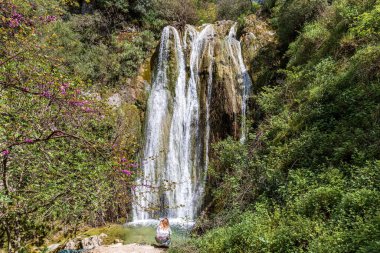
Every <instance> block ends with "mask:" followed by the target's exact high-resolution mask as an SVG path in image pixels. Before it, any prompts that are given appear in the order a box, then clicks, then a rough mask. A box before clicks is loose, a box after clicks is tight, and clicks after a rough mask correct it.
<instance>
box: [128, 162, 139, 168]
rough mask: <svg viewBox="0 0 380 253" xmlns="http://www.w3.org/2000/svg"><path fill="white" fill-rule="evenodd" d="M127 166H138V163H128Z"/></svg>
mask: <svg viewBox="0 0 380 253" xmlns="http://www.w3.org/2000/svg"><path fill="white" fill-rule="evenodd" d="M127 166H128V167H131V168H138V167H139V164H138V163H130V164H128V165H127Z"/></svg>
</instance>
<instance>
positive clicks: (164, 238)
mask: <svg viewBox="0 0 380 253" xmlns="http://www.w3.org/2000/svg"><path fill="white" fill-rule="evenodd" d="M171 234H172V231H171V229H170V225H169V220H168V218H163V219H162V220H161V221H160V224H159V225H158V227H157V230H156V237H155V239H156V242H157V243H159V244H160V245H162V246H165V247H169V245H170V236H171Z"/></svg>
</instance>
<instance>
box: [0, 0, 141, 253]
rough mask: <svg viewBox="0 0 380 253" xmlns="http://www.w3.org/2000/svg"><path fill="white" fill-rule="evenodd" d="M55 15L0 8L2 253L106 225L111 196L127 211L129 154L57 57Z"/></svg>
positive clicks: (11, 4) (12, 3)
mask: <svg viewBox="0 0 380 253" xmlns="http://www.w3.org/2000/svg"><path fill="white" fill-rule="evenodd" d="M60 14H61V12H60V9H59V5H58V1H57V4H52V1H50V2H48V3H45V1H43V0H41V1H32V2H29V1H21V0H5V1H1V2H0V45H1V46H0V162H1V164H0V248H2V247H4V246H6V247H7V249H8V252H15V251H16V250H19V249H21V248H24V247H26V246H27V245H28V244H34V245H37V246H38V245H40V244H41V243H42V242H43V241H42V239H43V237H44V236H45V235H46V234H47V233H48V232H49V231H54V230H61V229H62V228H64V232H66V233H75V232H76V230H77V229H78V226H79V225H80V224H81V223H83V222H86V223H87V224H93V225H96V224H97V223H101V222H104V221H105V220H106V219H107V217H109V216H110V215H109V214H107V212H109V211H108V210H110V209H112V208H111V207H112V206H113V203H112V202H113V200H112V199H113V198H115V192H118V191H119V192H122V193H121V194H122V196H124V203H123V204H124V206H127V205H128V201H129V199H128V196H129V195H128V192H129V191H130V189H131V187H132V185H133V182H134V177H135V175H137V172H135V171H136V168H130V167H128V166H127V161H125V162H124V161H121V160H120V157H125V156H127V155H128V154H125V152H124V153H123V151H122V150H121V151H118V149H117V147H115V142H116V141H115V140H116V139H117V138H116V136H115V129H114V119H113V116H112V114H111V113H110V110H109V109H108V108H107V106H105V105H104V104H103V103H102V101H100V100H99V99H98V97H99V96H97V95H95V94H94V92H91V87H90V86H88V85H87V84H85V83H84V82H82V81H81V80H79V79H78V78H76V77H74V76H71V75H70V73H68V71H67V69H66V68H65V65H64V63H63V62H62V60H61V59H59V58H58V57H56V56H55V55H56V54H55V50H57V48H56V46H55V42H56V35H55V34H54V33H53V32H52V30H53V29H51V26H52V24H53V23H54V22H56V20H57V19H59V15H60ZM129 162H130V161H129V160H128V163H129ZM114 179H115V180H118V181H117V182H118V184H117V185H116V186H115V181H114ZM124 211H126V210H124ZM112 212H117V210H116V211H115V210H113V211H112ZM107 215H108V216H107ZM1 238H5V240H1Z"/></svg>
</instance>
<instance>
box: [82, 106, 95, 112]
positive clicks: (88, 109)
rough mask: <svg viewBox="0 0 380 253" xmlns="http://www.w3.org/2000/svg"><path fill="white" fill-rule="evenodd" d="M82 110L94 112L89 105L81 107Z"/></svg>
mask: <svg viewBox="0 0 380 253" xmlns="http://www.w3.org/2000/svg"><path fill="white" fill-rule="evenodd" d="M83 110H84V111H85V112H94V110H92V109H91V108H90V107H85V108H83Z"/></svg>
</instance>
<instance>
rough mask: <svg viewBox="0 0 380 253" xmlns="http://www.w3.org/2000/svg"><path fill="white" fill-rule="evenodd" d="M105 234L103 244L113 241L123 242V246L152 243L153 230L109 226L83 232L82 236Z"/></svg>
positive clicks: (115, 225)
mask: <svg viewBox="0 0 380 253" xmlns="http://www.w3.org/2000/svg"><path fill="white" fill-rule="evenodd" d="M101 233H105V234H106V235H108V237H106V238H105V239H104V244H106V245H109V244H112V243H114V241H115V239H119V240H123V243H124V244H129V243H141V244H152V243H154V236H155V229H154V228H153V227H125V226H123V225H117V224H110V225H107V226H104V227H98V228H92V229H89V230H88V231H86V232H84V233H83V234H82V235H83V236H93V235H99V234H101Z"/></svg>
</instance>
